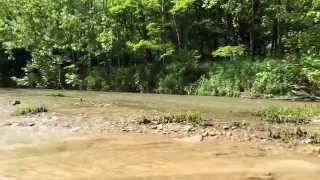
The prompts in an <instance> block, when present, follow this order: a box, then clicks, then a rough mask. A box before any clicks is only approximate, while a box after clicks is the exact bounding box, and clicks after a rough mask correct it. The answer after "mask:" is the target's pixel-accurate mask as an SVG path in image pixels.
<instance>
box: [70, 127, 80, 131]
mask: <svg viewBox="0 0 320 180" xmlns="http://www.w3.org/2000/svg"><path fill="white" fill-rule="evenodd" d="M80 129H81V127H75V128H72V129H71V132H79V130H80Z"/></svg>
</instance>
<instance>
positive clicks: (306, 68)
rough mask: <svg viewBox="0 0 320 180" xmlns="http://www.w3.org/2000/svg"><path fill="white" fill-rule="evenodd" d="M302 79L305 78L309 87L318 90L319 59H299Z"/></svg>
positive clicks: (319, 87)
mask: <svg viewBox="0 0 320 180" xmlns="http://www.w3.org/2000/svg"><path fill="white" fill-rule="evenodd" d="M301 66H302V67H303V68H302V70H301V75H302V77H305V79H306V81H307V83H308V84H310V87H312V88H315V89H317V90H319V89H320V59H319V58H318V57H303V58H302V59H301Z"/></svg>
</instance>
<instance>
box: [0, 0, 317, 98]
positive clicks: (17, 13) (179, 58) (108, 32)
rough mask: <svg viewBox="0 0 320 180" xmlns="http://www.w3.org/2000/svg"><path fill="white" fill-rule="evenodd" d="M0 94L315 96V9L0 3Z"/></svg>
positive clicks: (163, 1) (262, 2)
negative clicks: (9, 90)
mask: <svg viewBox="0 0 320 180" xmlns="http://www.w3.org/2000/svg"><path fill="white" fill-rule="evenodd" d="M0 7H1V8H0V86H2V87H30V88H52V89H80V90H99V91H100V90H101V91H121V92H144V93H167V94H192V95H212V96H231V97H239V96H241V94H242V93H250V94H268V95H301V94H302V95H308V96H312V97H319V96H320V56H319V52H320V33H319V30H320V24H319V21H320V1H319V0H1V1H0Z"/></svg>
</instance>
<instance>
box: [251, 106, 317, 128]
mask: <svg viewBox="0 0 320 180" xmlns="http://www.w3.org/2000/svg"><path fill="white" fill-rule="evenodd" d="M255 115H256V116H259V117H261V119H262V120H265V121H268V122H271V123H295V124H304V123H308V122H310V120H311V119H312V118H315V117H320V107H319V106H305V107H295V108H287V107H286V108H284V107H269V108H266V109H263V110H261V111H258V112H257V113H255Z"/></svg>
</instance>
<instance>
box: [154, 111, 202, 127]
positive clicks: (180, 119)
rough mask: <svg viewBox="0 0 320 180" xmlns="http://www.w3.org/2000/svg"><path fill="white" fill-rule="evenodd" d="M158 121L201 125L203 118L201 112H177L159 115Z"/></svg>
mask: <svg viewBox="0 0 320 180" xmlns="http://www.w3.org/2000/svg"><path fill="white" fill-rule="evenodd" d="M160 123H188V124H192V125H194V126H201V125H203V124H204V118H203V115H202V113H201V112H193V111H188V112H179V113H173V114H167V115H164V116H161V118H160Z"/></svg>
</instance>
